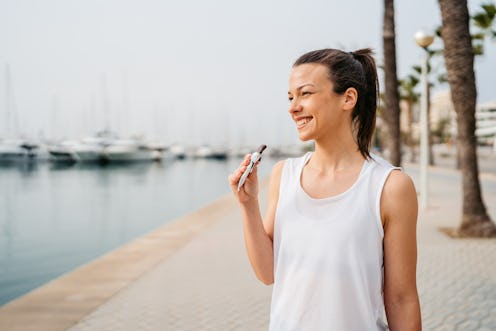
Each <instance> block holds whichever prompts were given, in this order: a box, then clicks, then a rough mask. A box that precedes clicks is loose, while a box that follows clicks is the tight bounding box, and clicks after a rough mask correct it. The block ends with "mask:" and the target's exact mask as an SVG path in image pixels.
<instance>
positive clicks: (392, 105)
mask: <svg viewBox="0 0 496 331" xmlns="http://www.w3.org/2000/svg"><path fill="white" fill-rule="evenodd" d="M382 36H383V45H384V80H385V88H386V89H385V109H384V117H385V120H386V124H387V126H388V132H389V139H388V145H389V146H388V147H389V148H388V149H389V152H390V157H389V160H390V161H391V163H392V164H393V165H395V166H400V165H401V137H400V101H399V100H400V97H399V92H398V77H397V76H396V44H395V32H394V1H393V0H384V25H383V32H382Z"/></svg>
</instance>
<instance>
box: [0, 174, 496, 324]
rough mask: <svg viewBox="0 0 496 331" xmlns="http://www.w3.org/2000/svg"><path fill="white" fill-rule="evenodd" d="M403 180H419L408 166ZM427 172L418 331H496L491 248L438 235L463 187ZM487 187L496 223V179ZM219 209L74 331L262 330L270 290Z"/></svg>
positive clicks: (225, 209)
mask: <svg viewBox="0 0 496 331" xmlns="http://www.w3.org/2000/svg"><path fill="white" fill-rule="evenodd" d="M407 172H409V173H411V174H412V177H413V178H414V180H417V172H416V170H415V169H414V168H413V167H407ZM430 173H431V174H432V176H431V177H430V199H429V208H428V210H426V211H424V212H421V214H420V216H419V227H418V238H419V266H418V287H419V295H420V300H421V307H422V316H423V326H424V330H463V331H471V330H496V268H495V267H494V266H493V264H494V261H495V260H496V241H495V240H487V239H486V240H482V239H481V240H474V239H457V240H454V239H451V238H449V237H447V236H445V235H444V234H442V233H440V232H439V231H438V230H437V229H438V227H446V226H451V227H453V226H456V225H457V223H458V220H459V213H460V207H459V206H460V204H461V189H460V179H459V175H458V174H457V173H456V172H455V171H452V170H440V169H431V171H430ZM483 178H484V180H483V192H484V198H485V201H486V205H487V206H488V208H489V212H490V215H491V216H492V218H493V219H496V204H495V203H494V201H496V179H495V177H494V176H492V177H491V176H484V177H483ZM265 194H266V192H265V191H263V192H262V195H263V196H262V197H261V201H265V197H264V195H265ZM489 202H492V204H491V203H489ZM217 204H218V203H217ZM218 209H219V208H217V210H218ZM221 209H222V211H221V212H217V213H212V214H210V215H206V216H205V218H204V219H202V218H201V216H202V215H201V213H200V214H197V215H196V217H195V218H192V219H191V220H190V221H191V222H193V223H195V224H202V223H203V222H208V223H209V224H210V225H209V226H208V227H203V228H202V229H203V230H202V231H201V232H198V233H196V234H195V236H194V238H192V240H190V241H188V242H187V243H185V244H182V245H178V246H177V249H176V250H175V251H174V252H173V253H172V254H167V256H166V257H164V258H163V259H162V260H161V262H159V263H158V264H155V266H154V267H151V268H150V269H149V271H147V272H145V273H143V274H142V276H140V277H139V278H138V279H136V280H135V281H134V282H131V283H130V285H128V286H127V287H124V288H122V289H121V290H120V291H118V292H117V293H116V294H115V295H113V296H112V297H111V298H110V299H109V300H107V301H106V302H104V303H103V304H101V305H100V306H98V307H97V308H96V309H94V310H93V311H92V312H91V313H90V314H87V315H86V316H85V317H83V318H82V319H80V320H79V322H78V323H77V324H75V325H73V327H71V328H70V330H71V331H80V330H98V331H104V330H119V331H120V330H123V331H125V330H133V331H135V330H177V331H190V330H247V331H255V330H266V329H267V325H268V317H269V305H270V294H271V287H270V286H265V285H263V284H261V283H260V282H258V281H257V280H256V278H255V277H254V274H253V272H252V270H251V268H250V266H249V263H248V260H247V257H246V254H245V251H244V243H243V234H242V227H241V220H240V217H239V212H238V210H237V206H236V203H235V201H234V200H233V199H223V200H222V208H221ZM211 218H215V220H213V219H211ZM151 235H152V236H153V235H154V234H153V233H152V234H151ZM140 239H141V241H143V239H144V238H140ZM138 241H140V240H138ZM131 245H132V244H131ZM131 247H132V246H131ZM56 313H57V312H56V311H54V314H56ZM0 317H1V316H0ZM20 318H22V316H21V315H20ZM0 325H1V324H0ZM35 326H36V325H35ZM0 329H2V330H3V328H1V327H0ZM53 330H55V328H54V329H53Z"/></svg>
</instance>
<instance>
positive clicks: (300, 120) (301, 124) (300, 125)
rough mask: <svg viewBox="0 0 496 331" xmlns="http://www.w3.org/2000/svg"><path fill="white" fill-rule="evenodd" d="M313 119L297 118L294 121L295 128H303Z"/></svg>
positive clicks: (309, 117) (310, 117)
mask: <svg viewBox="0 0 496 331" xmlns="http://www.w3.org/2000/svg"><path fill="white" fill-rule="evenodd" d="M312 119H313V117H312V116H308V117H299V118H297V119H296V127H297V128H298V129H301V128H303V127H304V126H305V125H307V124H308V122H310V121H312Z"/></svg>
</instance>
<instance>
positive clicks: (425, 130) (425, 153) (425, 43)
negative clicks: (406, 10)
mask: <svg viewBox="0 0 496 331" xmlns="http://www.w3.org/2000/svg"><path fill="white" fill-rule="evenodd" d="M415 41H416V42H417V45H419V46H420V47H422V48H423V49H424V52H423V53H422V75H421V83H422V84H421V86H422V94H421V102H420V208H421V209H422V210H425V209H426V208H427V164H428V163H429V146H428V134H429V127H428V125H427V107H428V104H427V103H428V100H427V88H428V84H429V82H428V81H427V61H428V60H429V54H428V52H427V47H429V46H430V45H431V44H432V42H433V41H434V36H433V35H431V34H429V33H427V32H425V31H418V32H417V33H416V34H415Z"/></svg>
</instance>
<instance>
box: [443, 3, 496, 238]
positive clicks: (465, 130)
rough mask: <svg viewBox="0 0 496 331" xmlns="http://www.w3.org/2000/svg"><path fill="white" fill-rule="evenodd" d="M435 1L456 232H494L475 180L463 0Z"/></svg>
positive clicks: (470, 55) (470, 60)
mask: <svg viewBox="0 0 496 331" xmlns="http://www.w3.org/2000/svg"><path fill="white" fill-rule="evenodd" d="M439 5H440V8H441V17H442V32H441V35H442V38H443V42H444V58H445V62H446V70H447V73H448V82H449V84H450V87H451V98H452V101H453V105H454V107H455V111H456V113H457V115H458V116H457V125H458V148H459V151H460V161H461V172H462V187H463V209H462V221H461V224H460V227H459V228H458V231H457V232H458V234H460V235H462V236H475V237H490V236H496V225H495V224H494V223H493V222H492V221H491V219H490V218H489V215H488V214H487V211H486V207H485V205H484V202H483V201H482V195H481V189H480V183H479V170H478V165H477V142H476V137H475V105H476V100H477V90H476V86H475V74H474V52H473V49H472V40H471V37H470V32H469V15H468V8H467V0H439Z"/></svg>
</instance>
